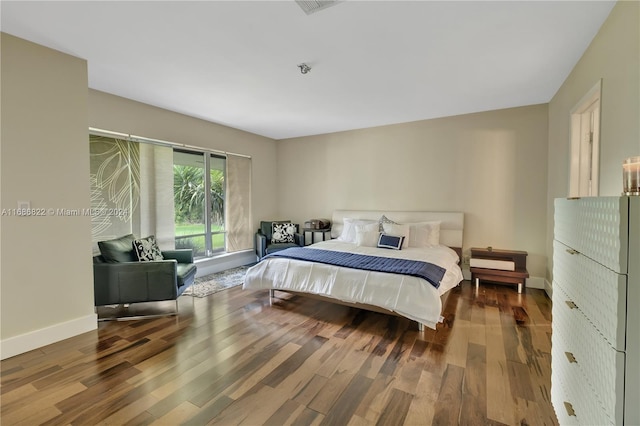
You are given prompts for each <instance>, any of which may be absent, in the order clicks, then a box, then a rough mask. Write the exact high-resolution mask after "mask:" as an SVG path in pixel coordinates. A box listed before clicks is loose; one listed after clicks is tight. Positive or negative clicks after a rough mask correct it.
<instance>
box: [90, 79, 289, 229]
mask: <svg viewBox="0 0 640 426" xmlns="http://www.w3.org/2000/svg"><path fill="white" fill-rule="evenodd" d="M89 126H90V127H95V128H99V129H103V130H110V131H114V132H120V133H125V134H131V135H136V136H144V137H147V138H152V139H159V140H164V141H169V142H176V143H181V144H186V145H192V146H198V147H203V148H209V149H215V150H219V151H227V152H232V153H237V154H244V155H250V156H251V157H252V161H251V167H252V182H251V185H252V201H251V202H252V211H253V220H254V222H255V228H256V229H258V222H259V220H260V218H261V217H263V216H267V217H270V216H274V215H277V212H278V206H277V203H276V199H275V198H274V197H273V195H272V193H273V187H274V185H275V182H276V171H277V168H276V167H275V164H276V147H275V144H276V143H275V141H274V140H272V139H269V138H265V137H263V136H258V135H255V134H252V133H247V132H244V131H242V130H237V129H232V128H231V127H226V126H222V125H219V124H215V123H211V122H208V121H204V120H200V119H197V118H193V117H189V116H187V115H182V114H178V113H175V112H171V111H167V110H165V109H161V108H156V107H153V106H150V105H147V104H143V103H140V102H135V101H132V100H130V99H126V98H122V97H118V96H114V95H110V94H108V93H104V92H99V91H96V90H89Z"/></svg>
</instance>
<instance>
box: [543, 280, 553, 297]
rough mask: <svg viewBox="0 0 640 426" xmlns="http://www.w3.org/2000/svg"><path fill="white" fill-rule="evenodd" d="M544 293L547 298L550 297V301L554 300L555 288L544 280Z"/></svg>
mask: <svg viewBox="0 0 640 426" xmlns="http://www.w3.org/2000/svg"><path fill="white" fill-rule="evenodd" d="M544 291H545V293H547V296H549V299H551V300H553V297H552V296H553V286H552V285H551V283H550V282H549V281H547V280H544Z"/></svg>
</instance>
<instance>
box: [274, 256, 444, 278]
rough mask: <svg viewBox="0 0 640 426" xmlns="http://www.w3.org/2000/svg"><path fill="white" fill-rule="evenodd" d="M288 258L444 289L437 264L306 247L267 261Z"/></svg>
mask: <svg viewBox="0 0 640 426" xmlns="http://www.w3.org/2000/svg"><path fill="white" fill-rule="evenodd" d="M272 257H284V258H287V259H296V260H306V261H310V262H318V263H325V264H327V265H334V266H343V267H345V268H352V269H363V270H365V271H376V272H390V273H393V274H403V275H411V276H414V277H419V278H423V279H425V280H427V281H428V282H429V283H431V285H433V286H434V287H435V288H438V287H440V281H442V277H444V273H445V269H444V268H442V267H440V266H438V265H434V264H433V263H427V262H421V261H419V260H407V259H393V258H389V257H381V256H368V255H364V254H356V253H347V252H343V251H333V250H320V249H311V248H305V247H291V248H288V249H285V250H281V251H277V252H275V253H271V254H269V255H267V256H265V257H263V259H268V258H272Z"/></svg>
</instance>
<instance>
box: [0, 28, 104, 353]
mask: <svg viewBox="0 0 640 426" xmlns="http://www.w3.org/2000/svg"><path fill="white" fill-rule="evenodd" d="M0 37H1V39H0V43H1V44H2V50H1V55H2V97H1V115H2V131H1V141H2V142H1V151H2V156H1V162H2V167H1V171H0V174H1V176H2V178H1V182H2V190H1V191H0V193H1V194H2V200H1V204H2V209H3V210H4V209H7V210H4V213H5V214H3V215H2V217H1V219H0V227H1V228H2V241H1V246H2V249H1V252H2V259H1V262H2V268H1V272H0V277H1V278H0V279H1V282H0V293H1V294H2V299H1V313H0V323H1V327H0V330H1V339H2V350H1V352H2V353H1V356H2V358H6V357H9V356H13V355H15V354H17V353H20V352H24V351H28V350H31V349H33V348H36V347H39V346H43V345H46V344H48V343H52V342H55V341H57V340H61V339H64V338H67V337H70V336H73V335H75V334H78V333H81V332H84V331H88V330H91V329H95V328H96V317H95V314H94V309H93V286H92V282H93V273H92V269H91V220H90V217H82V216H74V217H68V216H66V217H65V216H61V215H55V214H52V213H51V212H47V210H48V209H51V208H53V209H82V208H86V207H88V206H89V180H88V179H87V177H88V175H89V146H88V144H87V63H86V61H84V60H82V59H79V58H75V57H72V56H69V55H66V54H63V53H60V52H57V51H54V50H51V49H48V48H45V47H42V46H39V45H36V44H33V43H30V42H27V41H24V40H21V39H19V38H16V37H13V36H10V35H7V34H0ZM18 200H25V201H30V203H31V207H32V208H33V209H44V210H43V211H44V212H46V216H37V217H17V216H13V215H11V213H10V209H15V208H16V207H17V202H18Z"/></svg>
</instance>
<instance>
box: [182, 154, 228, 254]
mask: <svg viewBox="0 0 640 426" xmlns="http://www.w3.org/2000/svg"><path fill="white" fill-rule="evenodd" d="M225 172H226V159H225V158H224V157H221V156H216V155H213V154H209V153H202V152H189V151H179V150H174V153H173V182H174V186H173V194H174V207H175V242H176V248H191V249H193V252H194V256H195V257H205V256H211V255H213V254H214V253H215V252H222V251H224V250H225V232H226V231H225V213H224V212H225Z"/></svg>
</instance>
